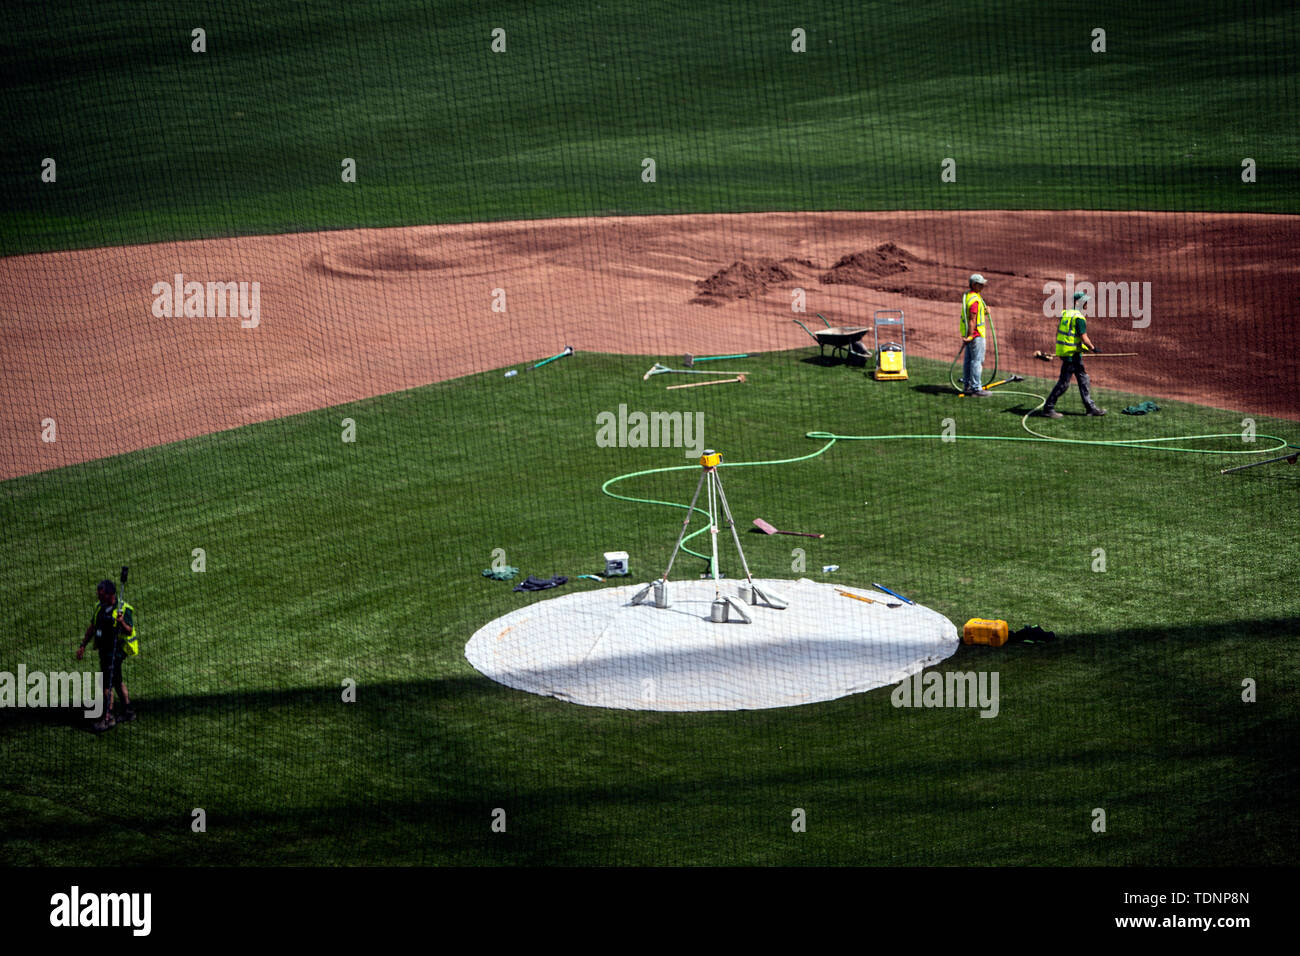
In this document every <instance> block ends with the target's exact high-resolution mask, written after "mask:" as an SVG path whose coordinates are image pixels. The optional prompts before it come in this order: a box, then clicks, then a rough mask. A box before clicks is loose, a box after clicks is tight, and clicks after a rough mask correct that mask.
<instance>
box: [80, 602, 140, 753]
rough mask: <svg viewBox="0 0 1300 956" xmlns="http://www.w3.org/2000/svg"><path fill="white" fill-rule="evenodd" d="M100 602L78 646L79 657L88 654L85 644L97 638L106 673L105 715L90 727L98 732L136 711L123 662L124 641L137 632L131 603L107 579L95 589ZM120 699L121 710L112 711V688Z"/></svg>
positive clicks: (131, 717) (129, 718) (125, 720)
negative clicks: (123, 674)
mask: <svg viewBox="0 0 1300 956" xmlns="http://www.w3.org/2000/svg"><path fill="white" fill-rule="evenodd" d="M96 591H97V593H98V596H99V603H98V604H97V605H96V606H95V616H94V617H93V618H92V619H91V622H90V627H88V628H86V634H85V636H84V637H83V638H82V640H81V646H80V647H78V648H77V660H81V656H82V655H83V654H85V653H86V644H88V643H89V642H90V640H91V638H94V641H95V650H97V651H99V671H100V673H101V674H102V675H103V688H104V715H103V716H102V717H100V718H99V720H97V721H95V723H94V724H92V725H91V726H92V727H93V728H94V729H95V730H96V731H104V730H108V729H109V728H111V727H113V726H115V725H116V724H124V723H128V722H130V721H132V720H135V711H134V710H132V709H131V698H130V697H128V696H127V693H126V681H124V680H123V679H122V661H123V660H125V659H126V648H125V647H124V646H123V643H124V641H127V640H129V639H130V638H131V635H132V634H134V633H135V624H134V619H133V617H134V615H133V609H132V607H131V605H129V604H126V603H125V602H122V601H119V600H118V599H117V585H116V584H114V583H113V582H112V581H109V580H107V579H105V580H103V581H100V582H99V586H98V588H97V589H96ZM114 690H116V691H117V695H118V697H119V699H120V701H121V709H120V710H119V711H118V712H117V714H116V716H115V715H114V714H113V691H114Z"/></svg>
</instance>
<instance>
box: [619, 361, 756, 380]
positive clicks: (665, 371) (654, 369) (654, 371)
mask: <svg viewBox="0 0 1300 956" xmlns="http://www.w3.org/2000/svg"><path fill="white" fill-rule="evenodd" d="M748 374H749V373H748V372H736V371H728V370H726V369H720V368H708V369H705V368H669V367H668V366H667V365H661V364H660V363H659V362H655V364H654V365H652V366H650V371H648V372H646V373H645V374H644V375H642V376H641V381H643V382H646V381H649V380H650V376H651V375H748Z"/></svg>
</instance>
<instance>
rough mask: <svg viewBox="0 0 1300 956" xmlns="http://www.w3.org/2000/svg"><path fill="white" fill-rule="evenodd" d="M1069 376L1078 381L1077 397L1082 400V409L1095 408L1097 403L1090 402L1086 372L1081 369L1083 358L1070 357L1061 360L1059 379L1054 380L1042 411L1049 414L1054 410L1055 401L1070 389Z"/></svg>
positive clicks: (1077, 356) (1090, 394)
mask: <svg viewBox="0 0 1300 956" xmlns="http://www.w3.org/2000/svg"><path fill="white" fill-rule="evenodd" d="M1070 376H1074V377H1075V378H1076V379H1078V380H1079V397H1080V398H1082V399H1083V407H1084V408H1096V406H1097V403H1096V402H1094V401H1093V400H1092V391H1091V389H1090V387H1089V383H1088V372H1087V370H1086V369H1085V368H1084V367H1083V356H1081V355H1071V356H1070V357H1069V358H1063V359H1061V377H1060V378H1058V379H1057V380H1056V387H1055V388H1054V389H1052V394H1051V395H1048V396H1047V404H1046V405H1044V406H1043V410H1044V411H1049V412H1050V411H1051V410H1052V409H1054V408H1056V400H1057V399H1059V398H1060V397H1061V396H1062V395H1064V394H1065V391H1066V389H1068V388H1069V387H1070Z"/></svg>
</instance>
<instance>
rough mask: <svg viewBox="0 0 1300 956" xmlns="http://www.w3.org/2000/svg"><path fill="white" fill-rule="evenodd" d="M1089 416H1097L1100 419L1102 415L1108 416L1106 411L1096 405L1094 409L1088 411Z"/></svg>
mask: <svg viewBox="0 0 1300 956" xmlns="http://www.w3.org/2000/svg"><path fill="white" fill-rule="evenodd" d="M1088 414H1089V415H1096V416H1097V417H1098V418H1100V417H1101V416H1102V415H1105V414H1106V409H1104V408H1100V407H1098V406H1096V405H1094V406H1092V408H1090V409H1088Z"/></svg>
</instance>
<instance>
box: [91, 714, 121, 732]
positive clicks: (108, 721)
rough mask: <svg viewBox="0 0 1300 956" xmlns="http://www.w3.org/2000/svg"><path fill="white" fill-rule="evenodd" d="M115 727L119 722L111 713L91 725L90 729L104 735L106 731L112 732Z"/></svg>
mask: <svg viewBox="0 0 1300 956" xmlns="http://www.w3.org/2000/svg"><path fill="white" fill-rule="evenodd" d="M115 726H117V721H115V720H114V719H113V715H112V714H111V713H108V714H105V715H104V716H103V717H101V718H99V720H97V721H95V722H94V723H93V724H91V725H90V729H91V730H93V731H94V732H95V733H97V734H102V733H103V732H104V731H106V730H112V729H113V728H114V727H115Z"/></svg>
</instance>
